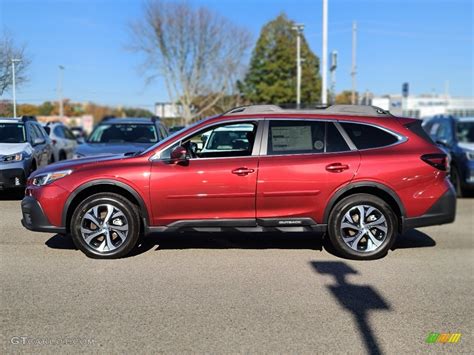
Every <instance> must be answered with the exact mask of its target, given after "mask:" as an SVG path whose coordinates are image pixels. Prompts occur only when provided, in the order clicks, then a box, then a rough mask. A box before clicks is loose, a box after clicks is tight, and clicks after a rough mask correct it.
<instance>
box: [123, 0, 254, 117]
mask: <svg viewBox="0 0 474 355" xmlns="http://www.w3.org/2000/svg"><path fill="white" fill-rule="evenodd" d="M132 32H133V38H134V43H133V44H132V48H133V49H135V50H137V51H139V52H142V53H144V54H145V55H146V62H145V69H146V72H147V73H148V74H149V77H148V81H150V80H153V79H154V78H156V77H158V76H160V77H163V78H164V81H165V84H166V88H167V91H168V95H169V96H170V98H171V100H172V102H173V103H174V104H176V103H179V104H180V105H181V107H182V115H183V118H184V119H185V121H186V122H189V121H191V120H192V119H193V118H195V117H199V116H201V114H202V113H204V112H206V111H208V110H209V109H210V108H212V107H213V106H214V105H215V104H216V103H217V102H219V100H221V99H222V98H223V97H224V96H227V95H233V94H234V93H235V83H236V81H237V80H236V79H237V78H238V77H239V76H240V74H242V60H243V59H244V57H245V54H246V52H247V50H248V49H249V47H250V44H251V37H250V33H249V32H248V31H246V30H245V29H242V28H240V27H238V26H236V25H234V24H232V23H231V22H230V21H229V20H227V19H225V18H223V17H221V16H219V15H217V14H216V13H214V12H212V11H210V10H209V9H207V8H205V7H199V8H195V7H192V6H191V5H189V4H188V3H185V2H179V3H174V2H173V3H170V2H166V1H160V0H148V2H147V3H145V6H144V16H143V18H142V19H140V20H138V21H136V22H134V23H133V24H132ZM198 99H199V105H195V103H196V100H198Z"/></svg>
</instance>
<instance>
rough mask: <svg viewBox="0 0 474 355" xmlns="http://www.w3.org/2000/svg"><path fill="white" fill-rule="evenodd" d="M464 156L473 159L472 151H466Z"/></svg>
mask: <svg viewBox="0 0 474 355" xmlns="http://www.w3.org/2000/svg"><path fill="white" fill-rule="evenodd" d="M466 157H467V159H469V160H474V152H466Z"/></svg>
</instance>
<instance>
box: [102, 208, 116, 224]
mask: <svg viewBox="0 0 474 355" xmlns="http://www.w3.org/2000/svg"><path fill="white" fill-rule="evenodd" d="M112 213H114V206H112V205H107V215H106V216H105V218H104V222H105V223H108V222H109V219H110V217H111V216H112Z"/></svg>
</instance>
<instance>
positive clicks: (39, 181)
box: [31, 170, 72, 186]
mask: <svg viewBox="0 0 474 355" xmlns="http://www.w3.org/2000/svg"><path fill="white" fill-rule="evenodd" d="M71 173H72V170H63V171H55V172H52V173H48V174H39V175H37V176H35V177H34V178H33V181H32V182H31V183H32V184H33V185H35V186H43V185H47V184H50V183H52V182H53V181H56V180H59V179H62V178H63V177H65V176H68V175H69V174H71Z"/></svg>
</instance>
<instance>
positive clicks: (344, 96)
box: [336, 90, 359, 104]
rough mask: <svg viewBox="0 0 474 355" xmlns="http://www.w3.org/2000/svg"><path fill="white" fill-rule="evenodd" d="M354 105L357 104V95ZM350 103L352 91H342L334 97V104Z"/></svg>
mask: <svg viewBox="0 0 474 355" xmlns="http://www.w3.org/2000/svg"><path fill="white" fill-rule="evenodd" d="M355 98H356V103H357V102H359V94H358V93H357V92H356V93H355ZM351 103H352V91H350V90H344V91H341V92H340V93H339V94H337V95H336V104H351Z"/></svg>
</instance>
